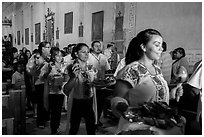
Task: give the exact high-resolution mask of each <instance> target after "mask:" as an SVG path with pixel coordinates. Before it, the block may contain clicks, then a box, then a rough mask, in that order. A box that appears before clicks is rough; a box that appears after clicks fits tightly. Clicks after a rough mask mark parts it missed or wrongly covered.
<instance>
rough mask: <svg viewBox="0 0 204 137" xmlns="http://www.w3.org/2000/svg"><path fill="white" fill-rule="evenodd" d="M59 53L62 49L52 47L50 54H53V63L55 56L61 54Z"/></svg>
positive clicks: (51, 59)
mask: <svg viewBox="0 0 204 137" xmlns="http://www.w3.org/2000/svg"><path fill="white" fill-rule="evenodd" d="M59 52H60V49H59V48H58V47H52V48H51V49H50V54H51V58H50V61H51V62H54V61H55V56H56V55H57V54H59Z"/></svg>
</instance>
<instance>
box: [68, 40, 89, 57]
mask: <svg viewBox="0 0 204 137" xmlns="http://www.w3.org/2000/svg"><path fill="white" fill-rule="evenodd" d="M84 46H86V47H87V48H89V46H88V45H86V44H85V43H78V44H77V45H76V46H74V47H73V50H72V53H71V56H72V59H76V58H77V56H76V53H77V52H78V51H79V50H81V49H82V47H84Z"/></svg>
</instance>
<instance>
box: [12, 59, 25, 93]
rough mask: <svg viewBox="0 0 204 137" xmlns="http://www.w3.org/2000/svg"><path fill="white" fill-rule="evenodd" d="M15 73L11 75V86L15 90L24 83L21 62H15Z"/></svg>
mask: <svg viewBox="0 0 204 137" xmlns="http://www.w3.org/2000/svg"><path fill="white" fill-rule="evenodd" d="M15 68H16V69H15V70H16V71H15V73H13V75H12V83H11V84H12V88H13V89H15V90H17V89H21V86H22V85H25V80H24V72H23V64H21V63H19V62H18V63H16V64H15Z"/></svg>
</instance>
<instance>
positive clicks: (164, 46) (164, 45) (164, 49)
mask: <svg viewBox="0 0 204 137" xmlns="http://www.w3.org/2000/svg"><path fill="white" fill-rule="evenodd" d="M162 48H163V51H162V52H165V51H166V50H167V45H166V42H165V41H163V43H162Z"/></svg>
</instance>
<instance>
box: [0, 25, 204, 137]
mask: <svg viewBox="0 0 204 137" xmlns="http://www.w3.org/2000/svg"><path fill="white" fill-rule="evenodd" d="M163 39H164V38H163V37H162V35H161V33H160V32H158V31H157V30H154V29H146V30H144V31H141V32H139V33H138V34H137V36H136V37H134V38H133V39H132V40H131V41H130V43H129V46H128V49H127V52H126V54H125V57H124V58H122V59H120V56H119V54H118V53H117V48H116V46H115V43H113V42H111V43H109V44H107V48H106V49H105V50H103V49H104V47H103V43H102V42H101V41H93V42H92V43H91V45H90V46H89V45H87V44H86V43H77V44H69V45H68V46H67V47H64V48H63V49H62V50H60V49H59V48H58V47H55V46H53V47H51V44H50V43H49V42H41V43H40V44H39V46H38V49H35V50H34V51H33V52H32V53H31V52H30V50H28V49H26V48H25V47H23V48H22V50H20V51H19V52H18V50H17V48H15V47H13V48H12V50H9V51H7V50H6V49H4V50H3V58H2V71H3V73H2V74H3V76H2V77H3V79H2V80H3V81H8V80H9V79H11V84H12V87H11V88H13V89H20V88H21V85H25V86H26V107H27V109H32V110H33V111H34V116H36V121H37V126H38V127H39V128H44V127H45V125H46V122H47V121H49V120H50V128H51V134H60V133H59V131H58V128H59V125H60V119H61V112H62V108H65V109H66V110H67V131H66V133H67V134H71V135H74V134H77V132H78V129H79V126H80V122H81V119H82V118H84V120H85V123H86V130H87V134H90V135H94V134H96V129H97V127H98V126H102V125H103V123H101V121H100V118H101V116H102V112H103V109H104V108H103V107H104V101H105V99H106V97H108V96H110V95H112V93H110V92H107V91H106V89H104V88H96V87H94V86H93V84H92V82H93V81H94V80H104V79H105V74H106V72H107V71H110V70H111V72H112V73H113V76H114V77H115V79H116V84H115V86H114V89H113V92H114V93H113V96H114V97H113V98H112V100H111V108H112V110H113V114H114V115H115V116H116V117H117V118H118V119H119V123H120V124H119V127H122V125H123V124H124V125H125V126H127V125H126V124H125V123H124V121H123V122H121V115H122V114H123V113H124V112H125V111H126V110H127V109H128V108H129V107H138V105H139V104H141V103H145V102H154V101H157V102H166V103H167V104H168V105H170V106H171V101H172V100H174V101H173V102H178V101H179V100H177V98H178V99H179V97H182V96H183V94H184V89H183V86H182V84H178V83H181V82H180V76H179V74H178V69H179V68H180V67H181V66H182V67H184V69H185V71H184V72H186V73H187V74H186V75H187V77H186V78H185V79H184V81H183V82H188V81H189V80H188V78H189V77H190V74H191V71H190V69H189V64H188V61H187V58H186V54H185V50H184V48H181V47H178V48H176V49H174V50H173V51H172V52H170V53H169V52H167V43H166V42H164V40H163ZM199 63H202V62H201V61H200V62H199ZM198 66H199V65H198ZM195 70H197V69H195ZM192 76H195V74H194V73H193V75H192ZM190 79H192V78H191V77H190ZM169 85H171V86H169ZM172 85H173V86H172ZM195 88H196V87H195ZM201 89H202V87H200V86H199V92H198V93H197V94H199V95H200V94H201ZM177 105H178V104H177ZM177 107H178V106H177ZM199 112H200V111H199ZM35 114H37V115H35ZM199 118H200V117H199ZM185 121H187V122H188V119H185V117H183V120H182V122H181V123H182V124H185ZM200 125H201V124H200ZM151 130H153V131H155V132H158V134H162V133H160V131H159V130H158V129H156V128H155V127H151Z"/></svg>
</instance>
